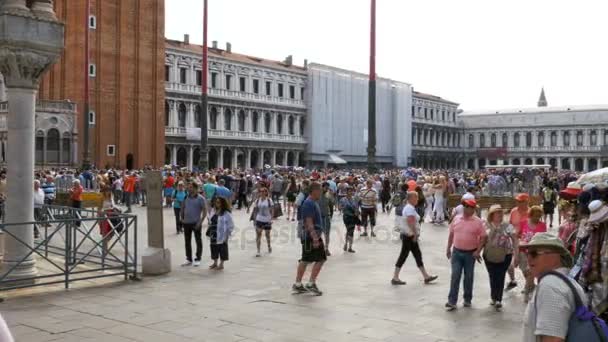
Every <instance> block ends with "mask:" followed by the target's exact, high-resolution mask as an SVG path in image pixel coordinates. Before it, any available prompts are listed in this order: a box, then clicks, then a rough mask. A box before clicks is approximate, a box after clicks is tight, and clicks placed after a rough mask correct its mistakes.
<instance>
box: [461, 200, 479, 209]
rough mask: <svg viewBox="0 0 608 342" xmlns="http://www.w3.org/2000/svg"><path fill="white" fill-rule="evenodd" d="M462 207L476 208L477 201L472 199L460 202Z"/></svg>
mask: <svg viewBox="0 0 608 342" xmlns="http://www.w3.org/2000/svg"><path fill="white" fill-rule="evenodd" d="M462 205H464V206H465V207H470V208H475V207H477V201H475V200H474V199H468V200H464V201H462Z"/></svg>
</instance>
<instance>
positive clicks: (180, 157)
mask: <svg viewBox="0 0 608 342" xmlns="http://www.w3.org/2000/svg"><path fill="white" fill-rule="evenodd" d="M177 165H179V166H180V167H184V166H186V165H188V152H186V149H185V148H184V147H180V148H178V149H177Z"/></svg>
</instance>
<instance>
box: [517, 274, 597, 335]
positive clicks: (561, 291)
mask: <svg viewBox="0 0 608 342" xmlns="http://www.w3.org/2000/svg"><path fill="white" fill-rule="evenodd" d="M556 271H558V272H560V273H563V274H566V275H567V274H568V269H567V268H559V269H557V270H556ZM571 283H572V284H573V285H574V287H575V288H576V289H577V291H578V295H579V296H580V297H581V300H582V301H583V303H586V301H587V299H586V298H587V296H586V295H585V293H584V292H583V289H582V288H581V287H580V285H579V284H578V283H576V281H574V280H571ZM536 297H538V298H536ZM574 306H575V304H574V294H573V293H572V290H570V287H569V286H568V284H566V283H565V282H564V281H563V280H562V279H560V278H558V277H556V276H553V275H547V276H545V277H544V278H543V279H542V280H541V282H540V284H539V285H538V286H537V287H536V291H535V292H534V296H533V297H532V300H530V302H529V303H528V307H527V308H526V311H525V313H524V325H523V334H524V336H523V341H524V342H536V341H537V336H554V337H559V338H562V339H564V338H566V335H567V334H568V321H569V320H570V316H572V314H573V313H574V310H575V307H574Z"/></svg>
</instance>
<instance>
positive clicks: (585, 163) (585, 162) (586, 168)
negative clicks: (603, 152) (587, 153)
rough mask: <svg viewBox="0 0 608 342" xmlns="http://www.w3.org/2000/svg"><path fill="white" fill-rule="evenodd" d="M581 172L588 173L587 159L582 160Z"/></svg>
mask: <svg viewBox="0 0 608 342" xmlns="http://www.w3.org/2000/svg"><path fill="white" fill-rule="evenodd" d="M583 171H585V172H589V158H587V157H585V158H583Z"/></svg>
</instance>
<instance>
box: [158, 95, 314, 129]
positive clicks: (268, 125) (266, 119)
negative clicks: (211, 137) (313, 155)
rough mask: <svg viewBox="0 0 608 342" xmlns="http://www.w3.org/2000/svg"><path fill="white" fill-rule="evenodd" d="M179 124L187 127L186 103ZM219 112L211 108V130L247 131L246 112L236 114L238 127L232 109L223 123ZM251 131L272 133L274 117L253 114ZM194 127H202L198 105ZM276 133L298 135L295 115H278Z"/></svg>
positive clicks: (167, 113)
mask: <svg viewBox="0 0 608 342" xmlns="http://www.w3.org/2000/svg"><path fill="white" fill-rule="evenodd" d="M177 113H178V114H177V121H178V122H177V124H178V127H184V128H185V127H186V118H187V110H186V105H185V104H184V103H180V104H179V105H178V109H177ZM219 114H220V113H219V112H218V109H217V108H216V107H211V109H210V110H209V129H216V130H226V131H234V130H236V131H245V130H246V128H247V127H246V120H247V115H246V114H245V111H244V110H239V111H238V113H236V127H233V122H232V121H233V115H234V113H233V112H232V110H231V109H230V108H226V109H224V113H223V114H224V115H223V122H218V120H219ZM261 115H263V122H262V123H261V125H262V127H259V126H260V119H261V118H262V117H261ZM285 120H287V128H286V132H284V127H283V125H284V121H285ZM304 124H305V121H304V118H300V132H298V134H299V135H304ZM251 125H252V127H251V131H252V132H254V133H272V115H271V114H270V113H264V114H260V113H258V112H253V113H252V121H251ZM165 126H170V108H169V104H168V103H167V102H165ZM194 126H195V127H201V107H200V105H198V104H197V105H196V106H195V108H194ZM276 133H277V134H289V135H295V134H296V118H295V117H294V116H293V115H288V114H277V115H276Z"/></svg>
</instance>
